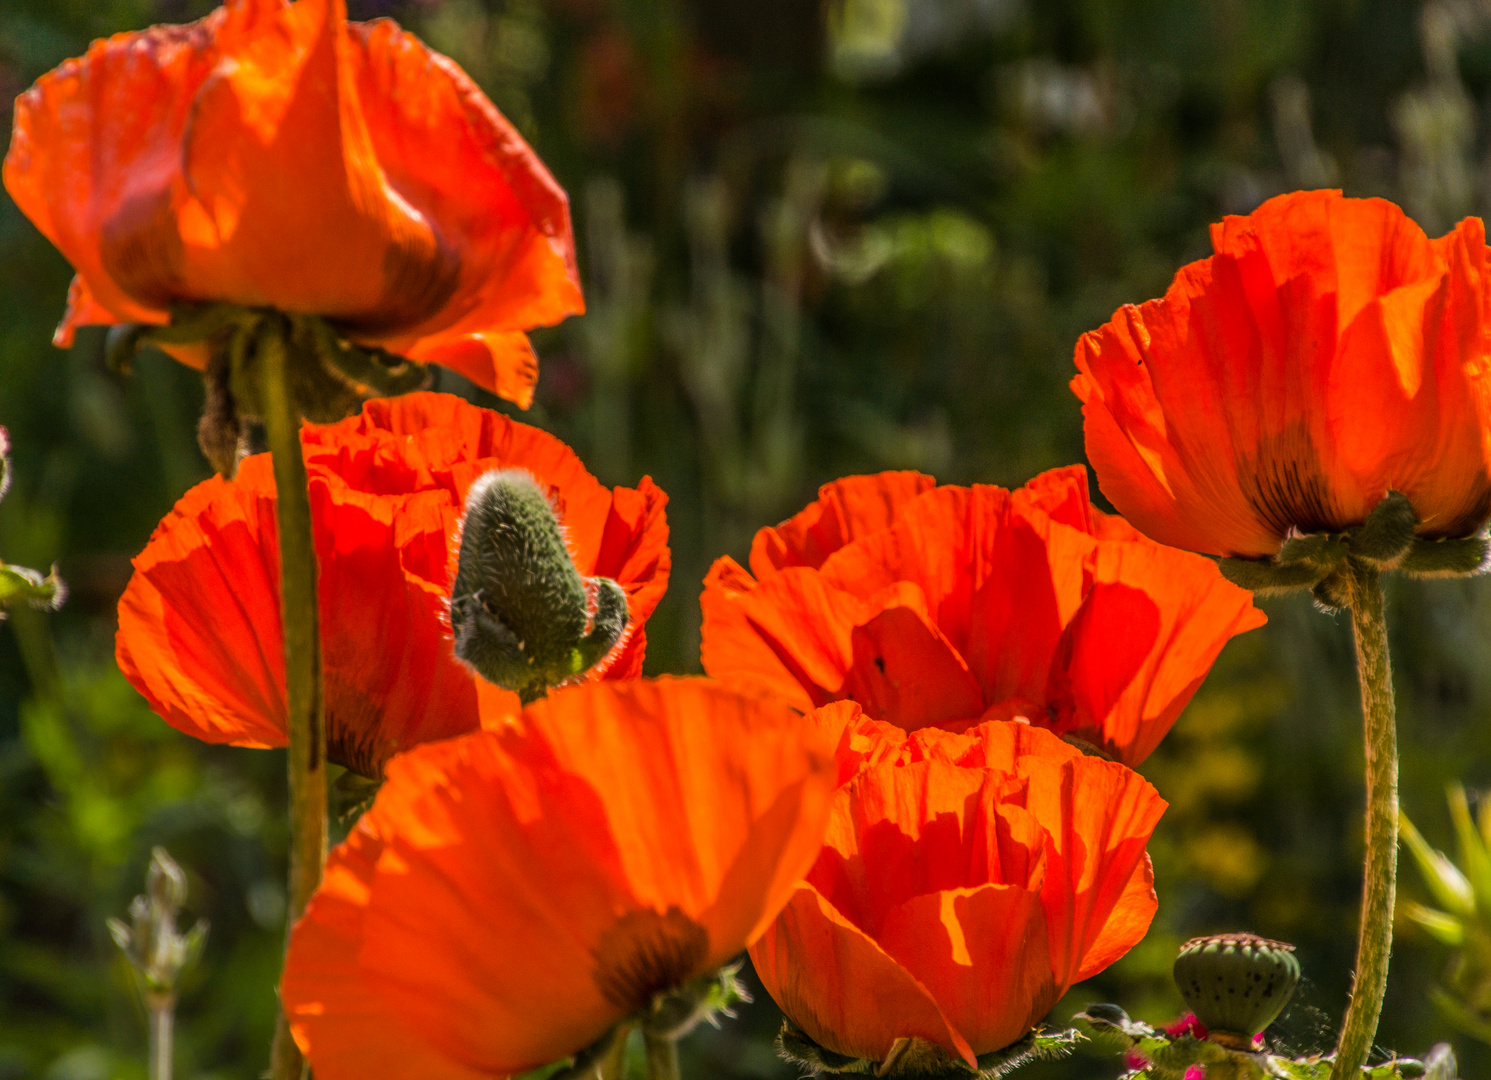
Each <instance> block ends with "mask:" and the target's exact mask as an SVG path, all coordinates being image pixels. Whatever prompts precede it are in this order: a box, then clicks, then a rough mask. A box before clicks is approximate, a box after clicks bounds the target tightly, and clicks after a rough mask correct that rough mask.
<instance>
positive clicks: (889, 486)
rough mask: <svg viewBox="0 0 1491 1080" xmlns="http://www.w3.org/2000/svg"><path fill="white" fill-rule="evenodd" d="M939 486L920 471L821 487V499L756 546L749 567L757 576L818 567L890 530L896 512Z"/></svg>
mask: <svg viewBox="0 0 1491 1080" xmlns="http://www.w3.org/2000/svg"><path fill="white" fill-rule="evenodd" d="M936 486H937V481H936V480H934V479H932V478H931V477H930V476H924V475H922V474H921V473H915V472H883V473H877V474H875V475H873V476H846V477H844V478H843V479H840V480H835V481H833V482H831V483H828V484H824V485H823V486H822V487H821V488H819V489H818V501H817V502H814V503H810V504H809V505H808V506H807V507H806V508H805V509H803V510H801V511H799V512H798V513H797V514H795V515H793V516H792V517H790V518H788V519H787V520H786V521H784V522H782V523H781V524H780V525H778V526H776V527H775V528H768V529H762V530H761V531H760V532H758V533H757V534H756V538H755V540H754V541H753V542H752V543H751V557H750V560H749V566H750V568H751V572H752V573H753V574H755V575H756V576H757V577H758V578H761V579H763V580H764V579H765V578H767V577H769V576H770V575H771V573H772V572H773V571H775V570H784V569H786V568H787V567H789V566H809V567H814V568H816V567H819V566H821V565H823V560H824V559H826V558H828V556H829V555H832V554H833V553H834V552H835V551H837V550H838V549H839V548H841V547H843V546H844V545H845V544H848V543H851V542H852V541H854V540H857V539H859V538H861V537H864V536H868V535H870V534H871V533H874V532H878V531H880V530H881V529H885V528H889V527H890V525H891V523H892V522H893V521H895V518H896V513H897V511H898V510H899V509H900V508H901V507H902V506H904V505H905V504H906V503H908V502H910V501H911V500H912V499H914V498H916V497H917V496H918V495H921V494H922V493H923V492H927V491H931V490H932V489H933V488H935V487H936Z"/></svg>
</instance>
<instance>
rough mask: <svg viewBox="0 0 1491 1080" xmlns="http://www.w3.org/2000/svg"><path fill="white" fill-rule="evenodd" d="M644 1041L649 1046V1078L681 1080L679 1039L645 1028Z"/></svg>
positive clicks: (653, 1079)
mask: <svg viewBox="0 0 1491 1080" xmlns="http://www.w3.org/2000/svg"><path fill="white" fill-rule="evenodd" d="M642 1043H643V1045H644V1046H645V1047H646V1048H647V1076H648V1080H679V1073H678V1043H677V1041H676V1040H674V1039H670V1038H668V1037H667V1036H666V1035H654V1034H653V1033H652V1032H650V1031H648V1030H647V1029H646V1028H643V1029H642Z"/></svg>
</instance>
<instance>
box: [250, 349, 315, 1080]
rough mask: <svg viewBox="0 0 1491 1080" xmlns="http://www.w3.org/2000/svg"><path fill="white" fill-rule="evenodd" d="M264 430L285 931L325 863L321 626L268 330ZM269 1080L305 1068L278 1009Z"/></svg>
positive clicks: (295, 425) (282, 363)
mask: <svg viewBox="0 0 1491 1080" xmlns="http://www.w3.org/2000/svg"><path fill="white" fill-rule="evenodd" d="M257 347H258V360H259V368H260V380H261V381H260V393H261V397H262V402H261V404H262V408H263V414H264V431H265V435H266V436H267V437H268V441H269V452H270V454H271V455H272V457H273V459H274V484H275V493H276V518H277V520H278V524H279V540H280V596H281V605H282V612H281V617H282V619H283V620H284V632H285V696H286V698H287V704H288V712H289V728H290V753H289V759H290V760H289V767H290V883H289V897H288V910H287V911H286V916H285V926H286V933H287V935H288V933H289V930H290V929H291V928H293V927H294V926H295V920H297V919H298V918H300V914H301V912H302V911H304V910H305V906H306V904H307V903H308V902H309V901H310V898H311V894H312V893H314V892H315V891H316V886H317V885H318V884H320V882H321V865H322V863H323V862H324V861H325V858H326V713H325V708H324V703H323V702H322V699H321V633H320V631H321V624H320V615H319V612H318V610H317V607H318V605H317V594H316V547H315V540H314V538H313V535H312V533H311V502H310V495H309V493H308V492H307V490H306V472H305V459H304V458H303V457H302V456H301V449H300V415H299V412H298V410H297V409H296V408H295V403H294V401H293V400H292V398H291V396H290V386H289V380H288V370H287V369H288V367H289V360H290V357H289V353H288V350H287V348H286V345H285V340H284V338H283V336H281V334H280V333H277V332H276V330H275V329H272V328H268V327H266V328H265V330H264V331H262V332H261V333H260V334H259V338H258V345H257ZM270 1057H271V1067H272V1076H273V1078H274V1080H299V1078H300V1077H301V1076H302V1075H303V1073H304V1071H305V1066H304V1063H303V1062H302V1060H301V1056H300V1050H299V1048H297V1047H296V1045H295V1041H294V1039H292V1038H291V1037H290V1030H289V1024H288V1023H287V1022H286V1019H285V1014H284V1010H283V1009H281V1011H280V1014H279V1019H278V1022H277V1023H276V1025H275V1033H274V1047H273V1049H272V1051H271V1054H270Z"/></svg>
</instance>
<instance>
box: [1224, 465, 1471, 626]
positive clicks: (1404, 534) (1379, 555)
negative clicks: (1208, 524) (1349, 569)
mask: <svg viewBox="0 0 1491 1080" xmlns="http://www.w3.org/2000/svg"><path fill="white" fill-rule="evenodd" d="M1417 528H1418V514H1417V513H1415V511H1414V509H1413V504H1412V503H1410V502H1409V501H1408V496H1406V495H1404V494H1403V493H1402V492H1401V491H1389V492H1388V493H1387V494H1386V495H1384V496H1383V497H1382V499H1381V500H1380V501H1379V502H1378V503H1377V505H1376V506H1374V507H1373V508H1372V512H1371V513H1370V514H1368V515H1367V520H1366V521H1364V522H1362V524H1360V525H1358V526H1356V527H1355V528H1353V529H1347V530H1346V531H1345V532H1340V533H1310V534H1308V535H1304V536H1291V537H1289V538H1288V539H1287V540H1285V541H1284V543H1283V545H1282V546H1281V547H1280V548H1279V553H1278V554H1277V555H1275V556H1274V557H1273V558H1271V559H1241V558H1224V559H1221V560H1220V561H1219V565H1220V567H1221V571H1222V576H1224V577H1225V578H1226V579H1227V580H1228V581H1230V582H1232V583H1233V584H1234V585H1240V586H1242V587H1243V588H1244V589H1251V590H1252V591H1253V592H1255V593H1261V594H1262V595H1264V596H1269V595H1273V594H1278V593H1286V592H1293V591H1295V590H1296V589H1313V590H1315V595H1316V599H1318V600H1320V601H1321V602H1322V603H1323V604H1325V605H1327V606H1331V607H1341V606H1344V605H1342V604H1336V603H1333V598H1334V597H1335V595H1336V592H1337V590H1335V589H1333V588H1332V587H1330V586H1329V585H1326V584H1325V583H1326V582H1328V581H1329V580H1330V579H1331V578H1332V577H1333V576H1335V575H1336V574H1337V573H1338V571H1339V570H1340V569H1341V567H1342V566H1343V565H1344V563H1345V562H1346V560H1347V559H1356V560H1358V561H1360V562H1365V563H1368V564H1369V565H1371V566H1373V567H1374V568H1377V569H1381V570H1393V569H1398V568H1399V567H1400V565H1401V564H1403V563H1405V562H1407V561H1408V560H1410V559H1411V558H1413V557H1414V556H1415V554H1416V552H1417V551H1418V549H1419V548H1420V547H1422V546H1423V545H1424V544H1426V543H1427V544H1429V545H1430V546H1437V545H1438V544H1439V543H1443V541H1422V540H1418V539H1417V538H1416V537H1415V536H1414V530H1415V529H1417Z"/></svg>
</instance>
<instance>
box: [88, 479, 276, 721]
mask: <svg viewBox="0 0 1491 1080" xmlns="http://www.w3.org/2000/svg"><path fill="white" fill-rule="evenodd" d="M270 483H272V479H271V478H270V476H269V463H268V460H267V459H265V460H263V461H262V462H256V461H254V460H253V459H250V461H247V462H245V463H244V466H243V468H242V469H240V474H239V479H238V481H237V482H234V483H230V482H228V481H224V480H222V479H221V478H219V477H213V478H212V479H210V480H206V481H204V482H203V483H201V484H198V485H197V486H196V487H194V488H192V489H191V491H189V492H187V493H186V495H184V496H182V498H181V500H180V502H178V503H177V504H176V506H175V507H174V508H173V509H172V511H171V513H169V514H168V515H166V517H165V519H164V520H163V521H162V522H161V523H160V525H159V526H157V528H156V530H155V534H154V535H153V536H152V537H151V539H150V543H149V544H147V545H146V547H145V550H144V551H143V552H141V553H140V555H139V556H138V557H137V558H136V559H135V561H134V566H135V573H134V576H133V577H131V579H130V584H129V587H128V588H127V589H126V590H125V593H124V596H123V597H122V598H121V599H120V601H119V633H118V636H117V638H116V642H115V655H116V657H117V659H118V662H119V667H120V670H121V671H123V672H124V674H125V676H126V677H127V678H128V679H129V680H130V682H131V683H132V684H134V686H135V688H136V689H137V690H139V691H140V693H141V694H143V695H144V696H145V699H146V700H147V701H148V702H149V703H150V707H151V708H152V709H154V710H155V711H156V712H157V713H158V714H159V715H160V716H161V717H162V718H163V719H164V720H165V721H166V722H167V723H168V724H170V725H171V726H172V727H174V728H176V729H177V730H179V731H184V732H186V733H187V734H188V735H192V736H195V737H196V738H199V739H203V740H205V741H207V742H226V743H233V744H235V745H239V746H260V747H264V746H283V745H285V698H284V678H285V674H284V672H285V660H284V646H283V638H282V636H281V626H280V603H279V577H280V568H279V540H278V536H277V534H276V532H275V519H274V503H273V499H272V498H271V497H270V495H269V494H268V493H267V492H266V490H265V488H266V486H267V485H268V484H270Z"/></svg>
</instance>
